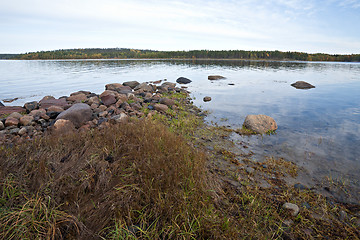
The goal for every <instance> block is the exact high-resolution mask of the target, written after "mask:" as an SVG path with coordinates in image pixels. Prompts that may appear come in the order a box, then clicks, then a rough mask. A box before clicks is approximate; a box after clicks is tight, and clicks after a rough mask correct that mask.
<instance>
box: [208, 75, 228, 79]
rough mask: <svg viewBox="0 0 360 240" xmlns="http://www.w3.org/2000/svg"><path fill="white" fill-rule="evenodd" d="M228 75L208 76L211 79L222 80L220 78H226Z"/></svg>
mask: <svg viewBox="0 0 360 240" xmlns="http://www.w3.org/2000/svg"><path fill="white" fill-rule="evenodd" d="M225 78H226V77H223V76H220V75H210V76H208V79H209V80H220V79H225Z"/></svg>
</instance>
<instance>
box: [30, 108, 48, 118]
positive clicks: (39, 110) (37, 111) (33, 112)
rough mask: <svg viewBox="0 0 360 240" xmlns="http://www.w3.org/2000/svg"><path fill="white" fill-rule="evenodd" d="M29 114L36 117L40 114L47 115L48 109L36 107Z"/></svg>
mask: <svg viewBox="0 0 360 240" xmlns="http://www.w3.org/2000/svg"><path fill="white" fill-rule="evenodd" d="M29 115H31V116H33V117H34V118H36V117H40V116H43V115H46V111H45V109H42V108H41V109H36V110H32V111H31V112H30V113H29Z"/></svg>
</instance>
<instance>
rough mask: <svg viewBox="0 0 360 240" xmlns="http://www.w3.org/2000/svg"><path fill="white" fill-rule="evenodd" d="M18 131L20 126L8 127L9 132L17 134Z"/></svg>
mask: <svg viewBox="0 0 360 240" xmlns="http://www.w3.org/2000/svg"><path fill="white" fill-rule="evenodd" d="M19 131H20V128H13V129H10V131H9V133H10V134H18V133H19Z"/></svg>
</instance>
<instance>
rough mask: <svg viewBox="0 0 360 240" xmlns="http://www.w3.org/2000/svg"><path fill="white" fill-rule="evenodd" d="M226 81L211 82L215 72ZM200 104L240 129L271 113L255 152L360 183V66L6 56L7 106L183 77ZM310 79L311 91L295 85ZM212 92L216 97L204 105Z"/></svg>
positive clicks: (0, 70) (1, 73)
mask: <svg viewBox="0 0 360 240" xmlns="http://www.w3.org/2000/svg"><path fill="white" fill-rule="evenodd" d="M213 74H218V75H223V76H225V77H226V79H224V80H216V81H209V80H207V76H208V75H213ZM180 76H183V77H187V78H190V79H191V80H193V82H192V83H191V84H188V85H187V86H188V87H189V90H190V91H191V92H192V94H193V96H194V97H195V100H194V103H195V104H196V105H198V106H201V107H202V108H203V109H206V110H210V112H211V114H210V115H209V116H208V117H207V121H209V122H211V121H213V122H216V123H218V124H220V125H228V126H230V127H232V128H240V127H241V125H242V123H243V121H244V119H245V117H246V115H248V114H266V115H269V116H271V117H273V118H274V119H275V120H276V122H277V124H278V126H279V129H278V130H277V131H276V135H271V136H267V135H266V136H262V137H260V136H252V137H241V136H238V135H236V134H234V135H233V136H232V137H233V139H234V140H235V141H237V142H248V143H250V144H251V145H252V148H251V150H252V151H253V152H254V153H255V155H254V158H259V160H261V159H262V158H263V157H264V156H266V155H268V156H276V157H284V158H286V159H288V160H291V161H294V162H296V163H297V164H299V165H300V166H304V167H305V168H306V169H308V170H309V171H310V172H311V173H312V175H314V176H317V177H322V176H331V177H333V178H334V177H335V178H342V179H349V181H352V183H354V184H355V185H358V186H360V183H359V182H360V157H359V156H360V148H359V145H360V64H359V63H317V62H311V63H309V62H263V61H159V60H157V61H153V60H86V61H84V60H58V61H0V86H1V88H0V100H4V99H13V98H19V99H18V100H16V101H13V102H11V103H5V105H13V106H14V105H20V106H22V105H23V104H24V103H25V102H29V101H34V100H36V101H38V100H40V99H41V98H42V97H43V96H45V95H53V96H54V97H60V96H64V95H69V94H70V93H72V92H75V91H78V90H88V91H92V92H95V93H101V92H102V91H103V90H104V85H105V84H107V83H113V82H120V83H122V82H124V81H132V80H136V81H139V82H144V81H156V80H160V79H167V80H168V81H171V82H175V80H176V79H177V78H178V77H180ZM296 81H307V82H309V83H311V84H313V85H315V86H316V88H314V89H310V90H300V89H295V88H293V87H291V86H290V84H291V83H293V82H296ZM229 83H230V84H234V85H228V84H229ZM204 96H211V98H212V101H210V102H207V103H204V102H203V101H202V99H203V97H204Z"/></svg>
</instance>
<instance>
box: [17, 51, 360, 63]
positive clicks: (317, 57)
mask: <svg viewBox="0 0 360 240" xmlns="http://www.w3.org/2000/svg"><path fill="white" fill-rule="evenodd" d="M11 58H12V59H22V60H32V59H127V58H130V59H146V58H149V59H154V58H157V59H250V60H296V61H335V62H360V54H351V55H337V54H336V55H331V54H324V53H316V54H309V53H303V52H281V51H244V50H229V51H213V50H193V51H154V50H137V49H128V48H104V49H102V48H88V49H66V50H56V51H41V52H32V53H26V54H18V55H15V56H12V57H11Z"/></svg>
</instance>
